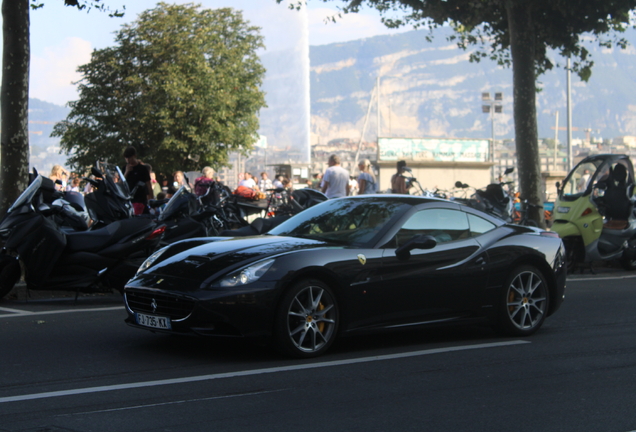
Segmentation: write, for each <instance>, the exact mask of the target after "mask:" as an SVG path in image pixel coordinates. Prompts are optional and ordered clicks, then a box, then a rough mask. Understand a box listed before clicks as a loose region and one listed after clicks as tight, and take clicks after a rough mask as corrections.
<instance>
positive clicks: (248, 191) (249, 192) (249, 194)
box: [234, 186, 258, 199]
mask: <svg viewBox="0 0 636 432" xmlns="http://www.w3.org/2000/svg"><path fill="white" fill-rule="evenodd" d="M234 195H238V196H240V197H241V198H247V199H258V194H257V193H256V191H255V190H254V189H252V188H248V187H247V186H239V187H238V188H236V190H235V191H234Z"/></svg>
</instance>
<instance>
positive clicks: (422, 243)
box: [395, 234, 437, 260]
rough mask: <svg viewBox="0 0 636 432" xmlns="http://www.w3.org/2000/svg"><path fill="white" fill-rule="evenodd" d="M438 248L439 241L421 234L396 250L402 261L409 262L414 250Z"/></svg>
mask: <svg viewBox="0 0 636 432" xmlns="http://www.w3.org/2000/svg"><path fill="white" fill-rule="evenodd" d="M435 246H437V240H435V237H433V236H430V235H424V234H419V235H416V236H414V237H413V238H411V239H410V240H408V241H407V242H406V243H404V244H403V245H402V246H400V247H399V248H397V249H396V250H395V255H396V256H397V257H398V259H400V260H407V259H409V257H410V256H411V251H412V250H413V249H433V248H434V247H435Z"/></svg>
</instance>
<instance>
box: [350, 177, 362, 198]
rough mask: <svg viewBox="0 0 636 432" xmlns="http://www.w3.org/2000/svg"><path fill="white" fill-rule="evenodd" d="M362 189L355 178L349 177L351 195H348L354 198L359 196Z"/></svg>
mask: <svg viewBox="0 0 636 432" xmlns="http://www.w3.org/2000/svg"><path fill="white" fill-rule="evenodd" d="M359 191H360V189H359V188H358V180H356V177H355V176H350V177H349V193H348V195H351V196H354V195H358V192H359Z"/></svg>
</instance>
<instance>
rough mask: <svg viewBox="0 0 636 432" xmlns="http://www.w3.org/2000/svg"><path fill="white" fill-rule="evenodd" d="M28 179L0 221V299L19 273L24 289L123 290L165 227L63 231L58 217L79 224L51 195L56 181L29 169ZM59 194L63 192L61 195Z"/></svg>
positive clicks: (130, 224) (133, 224) (132, 222)
mask: <svg viewBox="0 0 636 432" xmlns="http://www.w3.org/2000/svg"><path fill="white" fill-rule="evenodd" d="M32 178H33V180H32V181H31V183H30V184H29V186H28V187H27V188H26V189H25V190H24V192H22V194H21V195H20V197H18V199H17V200H16V201H15V203H14V204H13V205H12V206H11V208H9V210H8V212H7V214H6V215H5V216H4V218H3V219H2V220H1V221H0V238H1V239H2V240H3V241H4V247H3V249H2V251H0V298H2V297H4V296H5V295H7V294H8V293H9V292H10V291H11V289H12V288H13V287H14V285H15V284H16V283H17V282H18V280H19V279H20V277H21V276H22V275H23V276H24V280H25V282H26V284H27V288H28V289H32V290H61V291H75V292H76V293H79V292H102V291H104V290H112V289H117V290H120V291H121V290H123V287H124V284H125V283H126V281H128V279H130V278H131V277H132V276H134V274H135V272H136V271H137V269H138V267H139V265H141V263H142V262H143V261H144V260H145V259H146V258H147V257H148V256H149V255H150V254H151V253H152V252H153V251H154V250H155V249H156V248H157V246H158V245H159V240H160V239H161V236H162V235H163V232H164V229H165V226H159V227H157V225H156V223H155V222H154V221H152V220H151V219H143V218H134V219H125V220H121V221H116V222H113V223H111V224H109V225H107V226H106V227H104V228H101V229H96V230H91V231H72V230H62V229H61V227H60V225H59V224H58V223H56V220H59V219H71V220H73V221H74V223H77V224H78V227H79V228H84V227H86V226H85V225H84V227H82V226H81V217H80V216H78V214H77V213H78V212H77V210H76V209H74V208H73V207H72V206H71V205H69V204H68V202H66V201H63V200H60V199H54V200H53V202H52V203H51V204H48V203H46V202H45V201H47V200H48V198H47V196H48V197H51V196H52V197H53V198H55V194H56V192H55V187H54V186H55V185H54V183H53V182H52V181H51V180H50V179H48V178H45V177H42V176H40V175H39V174H37V172H36V171H35V170H34V174H33V176H32ZM60 196H62V195H61V194H60Z"/></svg>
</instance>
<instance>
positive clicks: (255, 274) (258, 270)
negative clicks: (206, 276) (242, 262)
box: [213, 259, 275, 287]
mask: <svg viewBox="0 0 636 432" xmlns="http://www.w3.org/2000/svg"><path fill="white" fill-rule="evenodd" d="M274 261H275V259H268V260H265V261H259V262H257V263H254V264H251V265H249V266H247V267H243V268H242V269H239V270H236V271H233V272H232V273H230V274H228V275H226V276H224V277H223V278H222V279H220V280H219V281H217V282H215V283H214V284H213V285H214V286H220V287H235V286H241V285H247V284H248V283H252V282H255V281H257V280H259V279H260V278H261V277H262V276H263V275H264V274H265V272H267V270H269V268H270V267H271V266H272V264H274Z"/></svg>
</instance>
